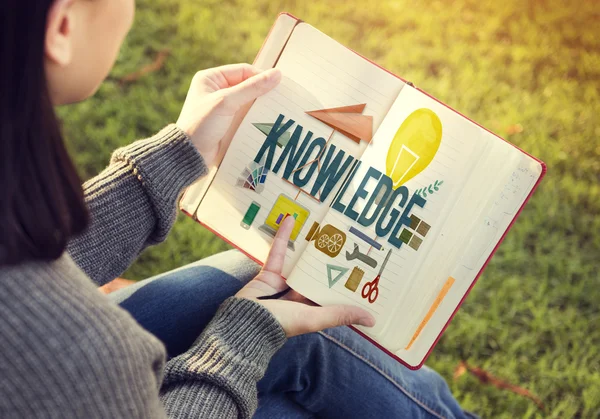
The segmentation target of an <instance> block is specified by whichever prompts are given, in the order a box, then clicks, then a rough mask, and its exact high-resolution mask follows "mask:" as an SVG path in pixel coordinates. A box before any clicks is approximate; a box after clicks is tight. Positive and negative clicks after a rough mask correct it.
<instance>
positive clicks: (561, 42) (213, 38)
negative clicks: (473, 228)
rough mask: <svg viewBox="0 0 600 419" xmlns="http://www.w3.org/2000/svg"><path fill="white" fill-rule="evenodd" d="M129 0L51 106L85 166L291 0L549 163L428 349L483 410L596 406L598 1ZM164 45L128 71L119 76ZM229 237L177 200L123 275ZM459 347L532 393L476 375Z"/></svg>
mask: <svg viewBox="0 0 600 419" xmlns="http://www.w3.org/2000/svg"><path fill="white" fill-rule="evenodd" d="M366 4H367V3H366V2H364V1H360V0H344V1H332V0H328V1H326V2H325V1H321V2H319V1H312V2H301V1H292V0H290V1H270V0H256V1H250V0H246V1H243V0H238V1H233V0H228V1H225V0H218V1H217V0H210V1H199V0H141V1H140V0H138V10H137V17H136V21H135V24H134V27H133V30H132V32H131V34H130V36H129V38H128V40H127V43H126V45H125V46H124V48H123V50H122V52H121V55H120V57H119V60H118V63H117V66H116V67H115V69H114V71H113V72H112V74H111V76H110V78H109V80H108V81H107V82H106V83H104V85H103V86H102V88H101V89H100V91H99V92H98V94H97V95H96V96H95V97H94V98H92V99H91V100H88V101H86V102H84V103H82V104H79V105H76V106H70V107H67V108H64V109H61V111H60V114H61V116H62V118H63V120H64V126H65V132H66V135H67V138H68V142H69V147H70V150H71V152H72V155H73V156H74V158H75V160H76V162H77V165H78V167H79V169H80V173H81V174H82V176H83V177H84V178H86V179H87V178H89V177H91V176H93V175H95V174H96V173H98V172H99V171H100V170H101V169H102V168H103V167H104V166H105V165H106V164H107V162H108V160H109V157H110V153H111V151H112V150H114V149H115V148H117V147H119V146H121V145H124V144H128V143H130V142H131V141H133V140H134V139H136V138H138V137H143V136H146V135H150V134H152V133H154V132H155V131H157V130H159V129H160V128H161V127H162V126H163V125H165V124H166V123H168V122H172V121H174V120H175V119H176V118H177V115H178V111H179V109H180V106H181V104H182V103H183V99H184V97H185V93H186V91H187V87H188V83H189V81H190V79H191V77H192V75H193V74H194V72H195V71H197V70H199V69H203V68H207V67H211V66H216V65H220V64H225V63H231V62H240V61H248V62H251V61H252V59H253V57H254V55H255V54H256V52H257V51H258V49H259V47H260V45H261V43H262V40H263V38H264V37H265V36H266V34H267V32H268V29H269V27H270V25H271V23H272V22H273V20H274V19H275V17H276V15H277V13H278V12H280V11H283V10H285V11H289V12H292V13H293V14H295V15H297V16H299V17H301V18H303V19H304V20H306V21H308V22H310V23H312V24H313V25H315V26H316V27H318V28H319V29H321V30H322V31H324V32H326V33H327V34H329V35H331V36H332V37H334V38H336V39H338V40H339V41H340V42H342V43H344V44H346V45H348V46H350V47H351V48H353V49H355V50H357V51H358V52H360V53H362V54H363V55H365V56H367V57H369V58H371V59H373V60H375V61H377V62H378V63H380V64H381V65H383V66H385V67H387V68H388V69H390V70H392V71H393V72H396V73H397V74H399V75H401V76H402V77H403V78H405V79H408V80H411V81H413V82H414V83H415V84H416V85H418V86H419V87H421V88H422V89H424V90H426V91H428V92H430V93H431V94H433V95H434V96H436V97H437V98H439V99H440V100H442V101H444V102H446V103H448V104H450V105H451V106H452V107H454V108H456V109H458V110H460V111H461V112H463V113H464V114H466V115H468V116H469V117H471V118H472V119H474V120H475V121H477V122H479V123H481V124H482V125H484V126H486V127H489V128H490V129H492V130H493V131H495V132H496V133H498V134H499V135H501V136H503V137H505V138H507V139H508V140H509V141H511V142H513V143H514V144H516V145H517V146H519V147H521V148H523V149H524V150H526V151H528V152H530V153H531V154H534V155H536V156H538V157H540V158H541V159H542V160H544V161H545V162H546V163H547V164H548V175H547V176H546V178H545V180H544V181H543V182H542V184H541V186H540V188H539V189H538V191H537V193H536V194H535V196H534V197H533V199H532V200H531V201H530V203H529V205H528V206H527V207H526V208H525V210H524V212H523V213H522V215H521V216H520V218H519V220H518V221H517V223H516V225H515V227H514V228H513V229H512V230H511V232H510V234H508V236H507V237H506V240H505V241H504V243H503V244H502V246H501V247H500V249H499V250H498V252H497V254H496V256H495V257H494V258H493V260H492V262H491V263H490V265H489V266H488V268H487V269H486V271H485V273H484V274H483V275H482V277H481V279H480V281H479V283H478V284H477V286H476V287H475V288H474V290H473V292H472V293H471V295H470V296H469V298H468V299H467V300H466V302H465V304H464V305H463V308H462V309H461V310H460V311H459V313H458V314H457V316H456V317H455V319H454V321H453V323H452V325H451V326H450V327H449V329H448V331H447V332H446V334H445V335H444V337H443V338H442V340H441V342H440V343H439V344H438V346H437V347H436V349H435V351H434V352H433V354H432V355H431V357H430V358H429V362H428V364H429V365H430V366H431V367H433V368H435V369H437V370H438V371H440V372H441V373H442V374H443V375H444V376H445V377H446V378H447V380H448V381H449V383H450V386H451V387H452V390H453V392H454V394H455V395H456V397H457V398H458V399H459V401H460V402H461V403H462V405H463V406H464V407H465V408H467V409H470V410H473V411H475V412H478V413H479V414H480V415H482V416H483V417H506V418H515V417H538V416H546V417H556V418H571V417H582V418H591V417H599V416H600V308H599V307H600V269H599V265H600V261H599V259H600V234H599V233H598V232H599V231H600V186H599V183H600V117H599V116H598V114H599V113H600V7H598V4H597V1H595V0H589V1H587V0H579V1H576V0H574V1H554V0H546V1H543V0H540V1H532V0H529V1H523V0H503V1H493V0H484V1H482V0H455V1H450V0H446V1H439V0H438V1H392V0H390V1H383V0H379V1H376V2H369V3H368V7H367V6H365V5H366ZM164 49H168V50H169V51H170V55H169V56H168V57H167V59H166V62H165V65H164V67H163V68H162V69H160V70H159V71H156V72H154V73H151V74H148V75H146V76H144V77H142V78H140V79H139V80H137V81H136V82H134V83H131V84H127V85H122V84H121V83H120V82H119V79H120V78H121V77H122V76H124V75H127V74H129V73H132V72H134V71H136V70H138V69H139V68H140V67H142V66H144V65H147V64H149V63H151V62H152V61H153V59H154V57H155V56H156V54H157V53H158V52H159V51H162V50H164ZM226 248H227V245H226V244H225V243H223V242H222V241H221V240H220V239H218V238H216V237H214V236H213V235H212V234H210V233H209V232H208V231H206V230H204V229H203V228H201V227H200V226H199V225H196V224H195V223H194V222H193V221H191V220H190V219H188V218H186V217H183V216H181V217H180V218H179V220H178V221H177V223H176V225H175V227H174V228H173V231H172V233H171V235H170V236H169V238H168V239H167V241H165V242H164V243H162V244H161V245H159V246H156V247H154V248H152V249H149V250H147V251H146V252H145V253H144V254H143V255H142V256H141V257H140V259H139V261H138V262H137V263H136V264H135V265H134V266H132V267H131V268H130V269H129V271H127V272H126V274H125V276H126V277H128V278H133V279H141V278H145V277H148V276H150V275H153V274H156V273H159V272H163V271H166V270H169V269H172V268H175V267H178V266H180V265H183V264H186V263H188V262H192V261H195V260H197V259H199V258H202V257H205V256H207V255H210V254H213V253H215V252H219V251H221V250H224V249H226ZM460 360H466V361H467V362H468V363H469V364H472V365H476V366H479V367H482V368H484V369H486V370H487V371H489V372H490V373H492V374H494V375H496V376H498V377H501V378H503V379H505V380H507V381H510V382H512V383H516V384H519V385H521V386H524V387H526V388H527V389H529V390H530V391H532V392H533V393H534V394H536V395H537V396H539V397H540V398H541V399H542V401H543V402H544V404H545V405H546V412H545V413H543V412H541V411H540V410H539V409H538V408H537V407H536V406H535V404H534V403H533V402H531V401H530V400H528V399H526V398H523V397H521V396H517V395H515V394H513V393H511V392H508V391H505V390H499V389H497V388H495V387H492V386H483V385H481V384H480V383H479V381H477V380H476V379H475V378H474V377H473V376H471V375H469V374H466V375H463V376H461V377H460V378H458V379H456V380H454V379H453V378H452V375H453V372H454V369H455V368H456V366H457V365H458V363H459V361H460Z"/></svg>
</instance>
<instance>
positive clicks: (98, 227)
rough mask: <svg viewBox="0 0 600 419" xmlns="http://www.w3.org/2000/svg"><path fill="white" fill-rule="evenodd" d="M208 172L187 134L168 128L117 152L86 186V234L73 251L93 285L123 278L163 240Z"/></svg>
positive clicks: (71, 250)
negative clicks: (185, 195)
mask: <svg viewBox="0 0 600 419" xmlns="http://www.w3.org/2000/svg"><path fill="white" fill-rule="evenodd" d="M206 172H207V168H206V164H205V162H204V159H203V158H202V157H201V156H200V154H199V153H198V151H197V150H196V148H195V147H194V146H193V144H192V143H191V141H190V140H189V138H188V137H187V135H186V134H185V133H184V132H183V131H182V130H181V129H179V128H178V127H177V126H175V125H169V126H168V127H166V128H165V129H163V130H162V131H161V132H159V133H158V134H156V135H155V136H154V137H151V138H149V139H145V140H139V141H136V142H135V143H133V144H131V145H129V146H127V147H124V148H121V149H119V150H117V151H116V152H115V153H114V154H113V156H112V159H111V163H110V165H109V166H108V167H107V168H106V169H105V170H104V171H103V172H102V173H100V174H99V175H98V176H96V177H95V178H93V179H91V180H89V181H88V182H86V183H85V184H84V193H85V199H86V203H87V205H88V208H89V210H90V219H91V220H90V221H91V222H90V225H89V227H88V229H87V231H86V232H85V233H84V234H82V235H80V236H78V237H76V238H75V239H73V240H72V241H71V243H70V244H69V248H68V251H69V253H70V254H71V257H72V258H73V259H74V260H75V262H76V263H77V264H78V265H79V267H80V268H81V269H82V270H83V271H84V272H85V273H87V274H88V276H89V277H90V278H92V279H93V280H94V282H96V283H98V284H99V285H102V284H104V283H106V282H109V281H111V280H113V279H114V278H116V277H117V276H119V275H120V274H121V273H122V272H123V271H124V270H125V269H127V267H128V266H129V265H130V264H131V263H132V262H133V261H134V260H135V258H136V257H137V256H138V254H139V253H140V252H141V251H142V250H143V249H144V248H146V247H147V246H149V245H152V244H155V243H159V242H161V241H162V240H164V239H165V238H166V236H167V234H168V232H169V230H170V228H171V226H172V225H173V222H174V220H175V216H176V201H177V198H178V196H179V194H180V193H181V191H182V190H183V188H185V187H186V186H188V185H190V184H191V183H192V182H193V181H194V180H195V179H197V178H198V177H200V176H202V175H203V174H205V173H206Z"/></svg>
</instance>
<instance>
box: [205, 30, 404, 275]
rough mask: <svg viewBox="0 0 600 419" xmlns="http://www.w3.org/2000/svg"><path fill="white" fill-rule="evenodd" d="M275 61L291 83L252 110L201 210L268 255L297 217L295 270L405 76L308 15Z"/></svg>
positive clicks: (290, 256) (289, 263)
mask: <svg viewBox="0 0 600 419" xmlns="http://www.w3.org/2000/svg"><path fill="white" fill-rule="evenodd" d="M276 67H277V68H279V69H281V71H282V73H283V75H284V77H283V80H282V83H281V84H280V85H279V86H278V87H277V88H275V89H274V90H273V91H272V92H270V93H268V94H266V95H264V96H263V97H261V98H259V99H257V100H256V101H255V103H254V105H253V106H252V107H251V108H250V110H249V111H248V113H247V114H246V116H245V118H244V120H243V121H242V123H241V124H240V127H239V129H238V130H237V132H236V133H235V135H234V138H233V140H232V142H231V145H230V147H229V149H228V151H227V153H226V155H225V157H224V159H223V162H222V164H221V166H220V168H219V170H218V172H217V174H216V176H215V178H214V180H213V182H212V185H211V187H210V188H209V190H208V192H207V193H206V196H205V198H204V199H203V200H202V203H201V204H200V207H199V209H198V211H197V217H198V219H199V220H200V221H201V222H202V223H204V224H205V225H206V226H207V227H208V228H210V229H212V230H213V231H214V232H216V233H217V234H219V235H221V236H222V237H223V238H225V239H227V240H229V241H230V242H232V243H233V244H234V245H235V246H237V247H239V248H241V249H242V250H244V251H245V252H246V253H248V254H250V255H251V256H252V257H253V258H255V259H257V260H259V261H264V260H265V258H266V256H267V254H268V251H269V248H270V245H271V242H272V240H273V235H274V234H275V232H276V231H277V229H278V228H279V225H280V223H281V221H282V220H283V219H284V218H285V217H288V216H292V217H294V218H295V219H296V226H295V228H294V231H293V233H292V238H291V240H290V243H289V246H288V249H289V251H288V253H287V255H286V262H285V268H284V271H283V274H284V276H287V275H288V274H289V272H290V270H291V268H292V267H293V266H294V264H295V263H296V261H297V260H298V258H299V257H300V255H301V254H302V252H303V250H304V249H305V248H306V246H307V242H306V241H305V240H304V239H303V237H304V236H305V235H306V234H307V232H308V230H309V229H310V227H311V226H312V224H313V223H314V222H320V221H321V220H322V218H323V217H324V216H325V213H326V212H327V211H328V207H329V204H330V203H331V201H332V199H333V198H334V195H335V192H336V191H337V189H338V188H339V186H340V185H341V184H342V182H343V179H344V178H345V177H346V176H347V175H348V173H350V171H351V169H352V167H354V165H355V163H356V160H357V158H358V157H360V156H361V155H362V153H363V151H364V150H365V148H366V146H367V144H368V141H365V140H362V139H361V138H360V137H367V136H368V135H369V134H368V133H369V132H375V131H376V130H377V128H378V126H379V125H380V123H381V121H382V120H383V118H384V116H385V115H386V113H387V112H388V110H389V108H390V107H391V105H392V103H393V102H394V100H395V98H396V97H397V95H398V93H399V92H400V90H401V89H402V87H403V86H404V83H403V82H402V81H401V80H400V79H398V78H396V77H394V76H392V75H391V74H389V73H388V72H386V71H385V70H383V69H381V68H379V67H377V66H375V65H374V64H372V63H370V62H369V61H367V60H365V59H363V58H361V57H360V56H358V55H357V54H355V53H353V52H352V51H350V50H348V49H347V48H345V47H343V46H342V45H340V44H339V43H337V42H336V41H334V40H332V39H331V38H329V37H327V36H326V35H324V34H323V33H321V32H319V31H317V30H316V29H314V28H313V27H311V26H310V25H307V24H304V23H301V24H299V25H297V26H296V28H295V29H294V32H293V33H292V36H291V37H290V39H289V41H288V43H287V45H286V47H285V49H284V51H283V53H282V55H281V57H280V58H279V60H278V62H277V65H276ZM332 108H343V109H342V110H340V109H333V110H332ZM312 111H315V112H312ZM307 112H311V114H308V113H307ZM367 120H368V124H369V127H366V125H365V121H367ZM367 128H368V130H370V131H368V130H367ZM348 135H350V137H353V138H350V137H349V136H348ZM369 140H370V138H369Z"/></svg>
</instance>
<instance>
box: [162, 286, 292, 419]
mask: <svg viewBox="0 0 600 419" xmlns="http://www.w3.org/2000/svg"><path fill="white" fill-rule="evenodd" d="M285 340H286V337H285V332H284V331H283V329H282V327H281V325H280V324H279V323H278V322H277V320H276V319H275V318H274V317H273V315H272V314H271V313H270V312H269V311H268V310H267V309H266V308H264V307H263V306H261V305H260V304H258V303H256V302H254V301H250V300H246V299H240V298H236V297H231V298H229V299H227V300H226V301H225V302H224V303H223V304H222V305H221V307H220V308H219V310H218V312H217V314H216V315H215V317H214V319H213V320H212V321H211V323H209V325H208V326H207V328H206V329H205V330H204V332H203V333H202V335H200V337H199V338H198V340H197V341H196V343H195V344H194V345H193V346H192V348H191V349H190V350H189V351H188V352H186V353H184V354H182V355H179V356H178V357H175V358H173V359H171V360H170V361H169V362H168V363H167V365H166V369H165V376H164V381H163V384H162V388H161V396H160V397H161V401H162V403H163V406H164V407H165V409H166V411H167V414H168V416H169V417H173V418H179V417H202V418H204V417H206V418H208V417H215V418H250V417H252V415H253V414H254V411H255V410H256V408H257V405H258V398H257V388H256V383H257V382H258V381H259V380H260V379H261V378H262V377H263V375H264V373H265V371H266V369H267V366H268V364H269V361H270V360H271V357H272V356H273V355H274V354H275V352H276V351H277V350H279V349H280V348H281V347H282V346H283V344H284V343H285Z"/></svg>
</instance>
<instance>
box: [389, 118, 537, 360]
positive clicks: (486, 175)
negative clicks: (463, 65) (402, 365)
mask: <svg viewBox="0 0 600 419" xmlns="http://www.w3.org/2000/svg"><path fill="white" fill-rule="evenodd" d="M482 133H483V135H484V137H485V138H486V141H488V142H490V143H491V144H492V147H490V148H489V149H488V150H487V151H486V155H487V156H486V162H487V164H486V163H483V164H482V165H480V167H478V168H477V170H476V171H474V172H473V175H472V177H473V178H478V179H481V181H482V184H483V185H484V188H482V189H480V190H485V183H486V182H487V183H488V184H491V183H495V184H494V185H493V186H492V187H490V188H489V189H488V191H489V195H488V196H487V197H486V198H484V199H482V201H483V202H484V205H482V206H480V208H481V210H480V213H479V214H478V215H477V217H474V218H473V220H472V222H471V229H470V231H469V233H467V236H468V237H467V238H466V239H462V242H463V243H464V245H462V246H460V248H461V249H462V251H460V252H458V256H455V259H454V260H453V261H452V263H451V264H449V265H447V267H446V268H445V269H446V272H445V274H442V275H441V277H440V281H439V282H438V285H437V287H435V289H434V298H435V294H436V293H437V292H438V291H439V290H440V288H441V286H442V283H443V282H444V278H445V277H446V278H447V277H448V276H451V277H452V278H453V279H454V280H455V282H454V283H453V284H452V286H451V288H450V290H449V291H448V293H447V295H446V296H445V297H444V298H443V300H442V302H441V303H440V305H439V306H438V307H437V309H436V310H435V311H434V312H433V315H432V316H431V318H430V319H429V321H428V322H427V323H426V325H425V326H424V328H423V329H422V330H421V332H420V334H419V335H418V337H417V338H416V340H414V343H413V345H412V346H411V347H410V349H409V350H406V345H407V343H408V342H410V341H411V339H412V337H413V336H414V333H415V331H416V330H415V328H416V327H417V325H419V324H420V323H421V322H422V321H423V319H424V317H425V316H426V314H427V312H428V310H429V309H430V306H431V299H430V300H428V301H426V302H425V304H424V306H422V307H420V308H419V307H415V306H412V308H411V307H409V305H408V304H406V305H405V306H404V307H403V310H400V311H399V312H397V313H396V315H395V318H401V317H402V316H407V315H408V314H407V313H409V311H410V315H411V316H412V318H411V320H412V322H411V326H410V327H408V328H407V329H406V331H407V332H408V333H406V334H405V335H406V336H404V337H401V338H400V340H399V343H392V344H390V349H392V350H393V351H394V352H395V353H396V355H397V356H399V357H401V358H402V359H403V360H405V361H406V362H407V363H409V364H410V365H418V364H419V363H421V362H422V360H423V358H424V357H425V356H426V355H427V352H428V351H429V349H430V348H431V346H432V345H433V344H434V343H435V340H436V339H437V337H438V336H439V334H440V333H441V332H442V330H443V328H444V326H445V325H446V323H447V322H448V319H449V318H450V317H451V316H452V314H453V312H454V311H455V310H456V307H457V306H458V305H459V304H460V302H461V300H462V299H463V298H464V296H465V294H466V292H467V291H468V289H469V288H470V287H471V285H472V284H473V281H474V280H475V278H476V276H477V275H478V274H479V272H480V271H481V269H482V268H483V265H484V264H485V262H486V261H487V260H488V258H489V257H490V254H491V252H492V251H493V250H494V248H495V247H496V246H497V245H498V243H499V241H500V240H501V239H502V237H503V235H504V234H505V233H506V230H507V229H508V227H509V225H510V223H511V222H512V221H513V219H514V217H515V216H516V212H517V211H518V210H519V208H520V207H521V206H522V205H523V203H524V201H525V199H526V198H527V196H528V195H529V194H530V193H531V190H532V189H533V187H534V186H535V184H536V182H537V181H538V179H539V178H540V176H541V174H542V166H541V164H540V163H539V162H537V161H536V160H534V159H533V158H531V157H529V156H527V155H526V154H524V153H523V152H521V151H520V150H518V149H516V148H515V147H513V146H512V145H510V144H508V143H506V142H504V141H502V140H500V139H498V138H497V137H495V136H493V135H492V134H489V133H488V132H485V131H483V130H482ZM493 165H496V167H491V166H493ZM451 234H452V233H451ZM426 272H428V273H427V274H428V275H429V274H430V272H431V270H426ZM431 275H433V274H431ZM406 300H408V298H407V299H406ZM399 306H400V307H402V306H403V304H402V303H401V304H400V305H399ZM393 345H395V346H393Z"/></svg>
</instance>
